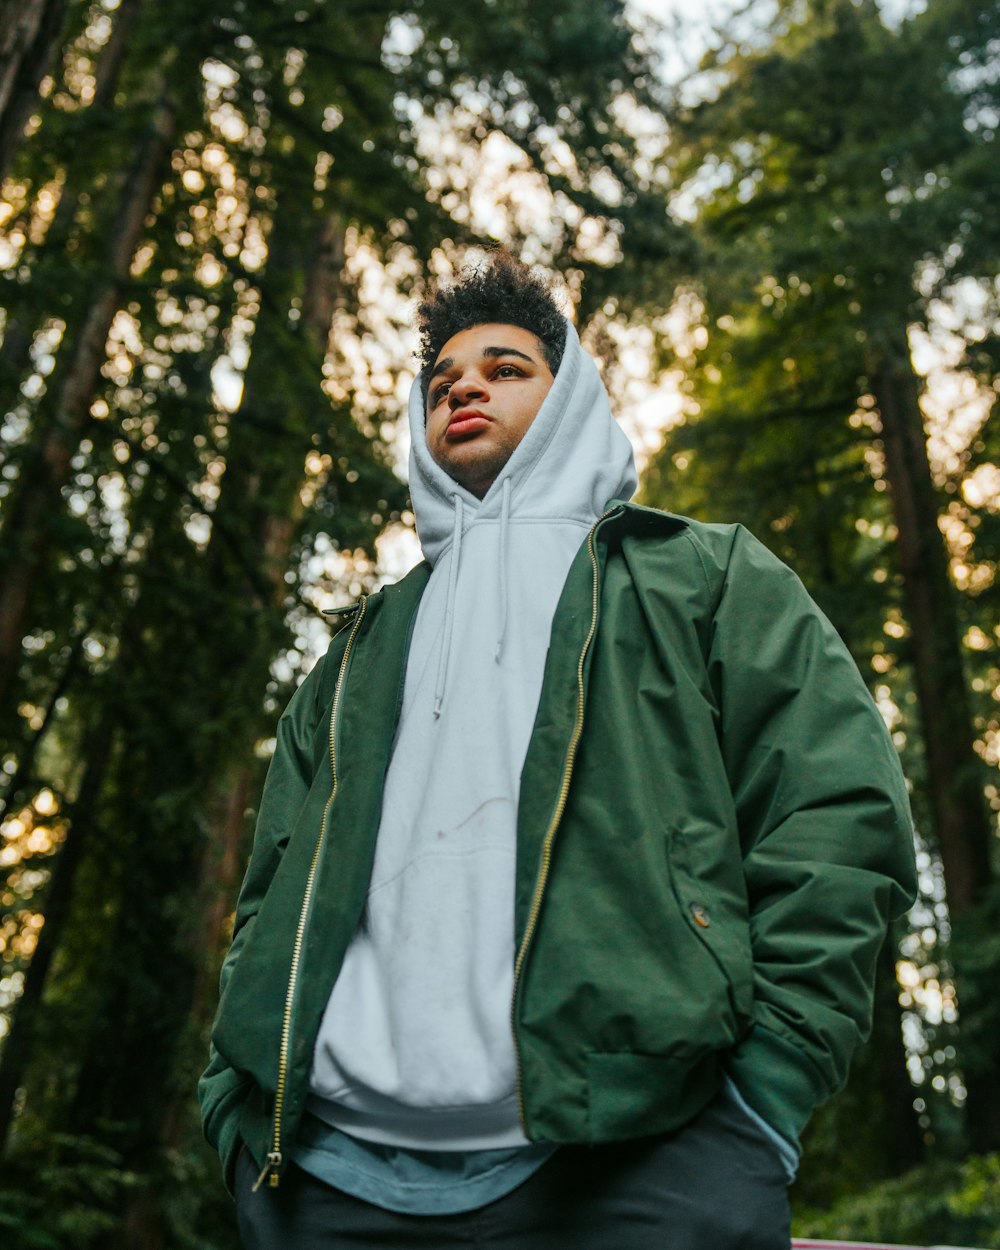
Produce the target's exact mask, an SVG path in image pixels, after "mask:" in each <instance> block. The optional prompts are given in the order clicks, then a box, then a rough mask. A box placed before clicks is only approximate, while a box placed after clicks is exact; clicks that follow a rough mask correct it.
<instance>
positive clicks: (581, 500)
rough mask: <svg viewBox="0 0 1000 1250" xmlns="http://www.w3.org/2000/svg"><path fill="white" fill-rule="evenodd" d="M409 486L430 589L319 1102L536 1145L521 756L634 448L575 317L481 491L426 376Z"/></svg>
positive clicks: (382, 1125)
mask: <svg viewBox="0 0 1000 1250" xmlns="http://www.w3.org/2000/svg"><path fill="white" fill-rule="evenodd" d="M409 416H410V432H411V436H412V448H413V449H412V452H411V455H410V491H411V495H412V498H413V507H414V513H415V515H416V520H417V533H418V535H419V537H420V541H421V544H422V546H423V551H424V555H425V557H426V559H427V561H428V563H429V564H430V565H431V566H432V573H431V576H430V579H429V581H428V583H427V587H426V589H425V591H424V594H423V597H422V599H421V601H420V607H419V609H418V613H417V619H416V623H415V626H414V633H413V640H412V644H411V648H410V655H409V660H408V663H407V669H406V680H405V686H404V692H403V705H402V711H401V714H400V721H399V726H398V729H397V732H396V740H395V743H394V746H393V754H392V760H391V762H390V765H389V769H388V772H387V774H386V780H385V791H384V798H383V804H382V816H381V823H380V825H379V831H378V842H377V845H376V850H375V862H374V866H373V869H372V876H371V882H370V885H369V891H368V900H367V905H366V909H365V915H364V917H363V920H362V923H361V925H360V926H359V928H358V932H357V933H356V935H355V937H354V939H353V940H352V942H351V945H350V946H349V948H348V950H347V954H346V956H345V958H344V963H343V967H342V968H341V971H340V975H339V977H338V979H337V982H336V985H335V986H334V988H333V993H332V994H331V996H330V1000H329V1003H328V1005H327V1008H326V1012H325V1014H324V1017H323V1021H322V1024H321V1027H320V1031H319V1036H318V1038H317V1042H316V1049H315V1052H314V1056H313V1069H312V1077H311V1091H312V1096H311V1098H310V1101H309V1109H310V1110H311V1111H312V1112H313V1113H314V1114H316V1115H318V1116H319V1117H320V1118H321V1119H323V1120H325V1121H326V1122H327V1123H328V1124H332V1125H333V1126H334V1127H335V1128H338V1129H341V1130H343V1131H344V1132H348V1133H351V1134H352V1135H353V1136H355V1137H360V1138H363V1139H366V1140H369V1141H374V1142H381V1143H385V1144H388V1145H394V1146H405V1147H410V1148H412V1149H424V1150H427V1149H439V1150H479V1149H494V1148H499V1147H504V1146H515V1145H521V1144H524V1143H525V1142H526V1140H527V1139H526V1138H525V1137H524V1135H523V1133H522V1131H521V1128H520V1125H519V1123H518V1116H517V1108H516V1098H515V1079H516V1077H515V1057H514V1043H513V1037H512V1033H511V1026H510V1007H511V995H512V992H513V963H514V866H515V853H516V846H515V843H516V836H515V834H516V824H517V799H518V790H519V785H520V774H521V766H522V764H523V762H524V757H525V753H526V751H527V747H528V739H529V737H530V735H531V728H532V725H533V723H534V719H535V712H536V709H537V706H538V698H539V693H540V691H541V684H542V671H543V668H544V665H545V657H546V652H547V649H548V642H549V633H550V629H551V625H552V616H553V613H554V612H555V607H556V603H557V601H558V599H559V595H560V592H561V591H562V587H563V584H564V582H565V580H566V574H567V572H568V570H569V566H570V563H571V562H572V560H573V557H574V555H575V554H576V552H577V551H578V550H579V548H580V546H581V544H582V543H583V541H584V539H585V538H586V535H587V531H588V530H589V529H590V527H591V525H593V523H594V521H595V520H596V519H597V517H598V516H599V515H600V514H601V512H602V511H603V510H604V507H605V504H606V503H607V501H608V500H609V499H611V498H624V499H627V498H629V497H630V496H631V495H632V493H633V491H634V490H635V488H636V476H635V467H634V463H633V457H632V448H631V446H630V444H629V441H628V439H627V438H626V436H625V434H624V433H623V432H622V431H621V430H620V429H619V428H618V426H617V425H616V423H615V421H614V419H613V417H612V416H611V410H610V406H609V404H608V397H607V392H606V391H605V389H604V385H603V383H602V382H601V379H600V375H599V374H598V372H597V367H596V365H595V364H594V362H593V360H592V359H591V357H590V356H589V355H588V354H587V353H586V352H585V351H584V350H583V349H582V348H581V346H580V342H579V339H578V338H577V335H576V331H575V330H574V329H573V327H572V326H571V325H570V324H569V323H567V335H566V348H565V352H564V355H563V359H562V363H561V364H560V367H559V371H558V373H557V375H556V378H555V381H554V382H553V385H552V388H551V389H550V391H549V393H548V395H547V396H546V397H545V401H544V403H543V404H542V406H541V408H540V409H539V411H538V414H537V416H536V417H535V420H534V422H533V423H532V425H531V426H530V427H529V429H528V431H527V433H526V434H525V436H524V438H523V439H522V441H521V443H520V445H519V446H518V447H517V449H516V450H515V452H514V453H513V455H512V456H511V458H510V460H509V461H508V462H507V464H506V466H505V467H504V469H503V471H502V472H501V473H500V475H499V477H498V478H497V479H496V481H495V482H494V483H493V485H492V486H491V487H490V489H489V491H488V492H487V493H486V495H485V496H484V498H483V499H482V500H479V499H477V498H476V497H475V496H474V495H472V494H471V493H470V492H469V491H467V490H465V489H464V487H462V486H459V485H458V484H457V483H456V482H454V481H453V480H452V479H451V478H450V477H449V476H448V475H447V474H446V473H445V472H444V470H443V469H442V468H441V467H440V466H439V465H438V464H437V463H436V462H435V461H434V460H433V458H432V457H431V455H430V452H429V451H428V449H427V443H426V439H425V430H424V425H425V413H424V396H423V389H422V387H421V379H420V378H418V379H417V381H416V382H415V383H414V386H413V390H412V392H411V395H410V412H409Z"/></svg>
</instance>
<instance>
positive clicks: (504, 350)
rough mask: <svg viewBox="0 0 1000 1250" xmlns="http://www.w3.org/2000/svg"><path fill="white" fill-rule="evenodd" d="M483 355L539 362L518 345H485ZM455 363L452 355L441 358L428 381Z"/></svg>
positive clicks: (531, 362) (487, 357) (530, 362)
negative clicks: (522, 350)
mask: <svg viewBox="0 0 1000 1250" xmlns="http://www.w3.org/2000/svg"><path fill="white" fill-rule="evenodd" d="M483 356H484V357H485V358H486V359H487V360H492V359H495V358H496V357H498V356H518V357H520V359H521V360H526V361H527V362H528V364H529V365H535V364H537V363H538V361H537V360H535V359H534V358H533V357H532V356H526V355H525V354H524V352H519V351H518V350H517V348H516V347H484V348H483ZM454 363H455V361H454V359H453V358H452V357H451V356H445V358H444V360H439V361H438V362H437V364H436V365H435V366H434V368H433V369H432V370H431V376H430V377H429V378H428V381H429V382H433V381H434V379H435V378H436V377H437V375H438V374H439V373H444V371H445V370H446V369H450V368H451V366H452V365H453V364H454Z"/></svg>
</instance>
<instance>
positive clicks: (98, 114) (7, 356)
mask: <svg viewBox="0 0 1000 1250" xmlns="http://www.w3.org/2000/svg"><path fill="white" fill-rule="evenodd" d="M140 3H141V0H122V2H121V4H120V5H119V6H118V8H117V9H116V10H115V14H114V19H113V21H114V24H113V26H112V27H111V34H110V36H109V37H108V42H107V43H106V44H105V46H104V50H103V52H102V53H101V56H100V59H99V60H98V62H97V67H96V69H95V70H94V95H93V98H92V100H91V102H90V104H89V106H88V108H87V110H86V118H87V121H88V123H89V129H88V133H92V134H93V135H94V137H95V138H96V137H97V135H98V134H100V133H101V132H103V131H104V130H105V129H106V127H107V121H106V118H105V117H104V116H103V114H104V110H105V109H107V108H108V106H109V105H110V104H111V102H112V101H113V99H114V94H115V91H116V90H117V88H118V83H119V80H120V78H121V70H122V63H123V61H124V58H125V51H126V49H127V47H128V37H129V34H130V32H131V30H132V26H133V24H134V22H135V18H136V15H137V13H138V11H139V5H140ZM0 60H2V55H0ZM0 125H2V123H0ZM85 137H86V136H85ZM2 142H3V141H2V137H0V146H2ZM2 177H3V170H2V169H0V178H2ZM83 190H84V188H83V187H82V186H81V185H80V178H79V177H78V176H76V175H75V172H74V168H73V166H72V165H70V166H69V167H68V168H67V170H66V181H65V183H64V185H63V188H62V192H61V193H60V196H59V203H58V204H57V205H56V211H55V213H54V214H53V217H52V222H51V224H50V225H49V228H48V230H47V231H46V234H45V238H44V240H43V241H42V243H41V245H40V247H39V250H38V253H37V255H38V256H39V257H41V256H43V255H46V254H50V253H58V254H60V255H61V254H62V253H63V251H64V250H65V248H66V244H67V242H68V240H69V237H70V231H71V227H72V224H73V221H74V219H75V218H76V213H77V209H78V208H79V206H80V196H81V194H82V192H83ZM32 280H33V274H29V276H28V283H29V285H30V283H31V281H32ZM20 289H21V291H22V295H23V292H24V287H21V288H20ZM35 324H36V323H35V321H34V320H33V319H32V318H30V317H27V318H26V317H25V316H24V315H21V316H18V315H17V312H16V309H14V308H11V309H10V310H9V311H8V318H7V323H6V325H5V326H4V335H3V343H2V344H0V386H3V387H4V388H6V387H7V386H10V387H11V388H13V387H14V386H16V384H17V383H18V382H19V381H20V379H21V377H22V375H23V374H24V371H25V369H26V368H27V365H28V360H29V358H30V351H31V343H32V337H33V332H34V326H35Z"/></svg>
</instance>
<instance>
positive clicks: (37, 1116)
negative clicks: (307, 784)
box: [0, 0, 1000, 1250]
mask: <svg viewBox="0 0 1000 1250" xmlns="http://www.w3.org/2000/svg"><path fill="white" fill-rule="evenodd" d="M9 12H10V15H11V16H10V20H9V21H7V20H6V18H5V25H4V29H3V31H2V32H0V57H2V58H3V60H2V67H0V176H3V177H4V182H3V184H2V189H0V266H2V277H3V285H2V288H0V291H2V297H0V303H2V307H3V310H4V312H3V321H2V329H3V338H2V343H0V394H2V397H3V408H4V413H5V416H4V418H3V424H2V427H0V498H2V512H0V526H2V528H0V567H2V570H3V573H2V578H0V691H2V693H3V698H2V699H0V737H2V773H0V801H2V804H3V812H2V818H0V819H2V824H0V832H2V836H0V960H2V962H0V1140H2V1142H3V1143H4V1147H3V1148H4V1150H5V1154H4V1166H3V1171H2V1180H0V1230H2V1231H3V1236H4V1243H5V1244H11V1245H15V1246H25V1247H28V1246H31V1247H34V1246H38V1247H43V1246H81V1247H89V1246H97V1245H100V1246H102V1247H104V1246H112V1247H114V1246H121V1247H142V1248H143V1250H147V1248H148V1250H155V1248H156V1247H171V1248H173V1247H204V1248H206V1250H207V1248H212V1250H226V1248H228V1247H232V1246H234V1244H235V1241H234V1232H233V1230H232V1229H231V1227H230V1224H231V1220H230V1211H229V1201H228V1199H227V1198H226V1196H225V1195H224V1193H223V1192H222V1191H221V1188H220V1186H219V1184H218V1180H217V1169H216V1163H215V1160H214V1159H213V1158H212V1157H211V1156H210V1154H209V1152H208V1150H207V1148H206V1147H204V1146H203V1144H202V1143H201V1140H200V1134H199V1130H198V1127H197V1122H196V1109H195V1107H194V1103H193V1085H194V1082H195V1080H196V1077H197V1073H198V1071H199V1070H200V1067H201V1066H202V1062H203V1057H204V1052H205V1046H206V1031H207V1026H208V1023H209V1021H210V1019H211V1015H212V1012H213V1010H214V1005H215V979H216V974H217V968H218V962H219V959H220V958H221V954H222V951H223V950H224V948H225V945H226V941H227V926H228V923H229V917H230V913H231V909H232V906H233V902H234V899H235V892H236V890H237V888H238V882H239V878H240V875H241V872H242V865H243V862H244V859H245V855H246V852H247V849H248V838H249V834H250V831H251V829H252V824H253V814H254V805H255V803H256V801H257V796H258V793H259V788H260V784H261V781H262V777H263V771H264V768H265V767H266V762H267V758H268V755H269V751H270V735H271V733H272V731H273V725H274V721H275V719H276V716H277V713H278V711H279V709H280V707H281V706H282V705H283V703H284V701H285V700H286V699H287V697H288V695H289V694H290V692H291V690H292V689H294V686H295V684H296V682H297V681H298V680H300V679H301V676H302V675H303V673H304V671H305V670H306V669H307V668H308V666H309V664H310V663H311V662H313V660H314V659H315V656H316V655H317V654H318V653H321V652H322V649H323V647H324V645H325V637H326V627H325V624H324V621H323V618H322V616H321V609H322V608H323V607H327V606H339V605H340V604H342V603H345V602H348V601H349V600H350V599H351V598H352V597H354V596H356V595H357V594H358V593H359V592H360V591H361V590H362V589H365V588H368V587H370V586H372V585H374V584H375V583H376V582H377V581H378V580H379V579H380V578H384V577H389V578H390V579H391V578H392V577H393V576H395V574H396V572H398V571H399V568H401V567H405V566H406V559H407V556H406V554H405V553H406V552H408V551H411V550H412V537H411V538H410V540H409V545H408V542H407V534H409V533H410V532H411V531H410V528H409V527H410V526H411V525H412V517H411V516H410V514H409V513H408V511H407V499H406V489H405V485H404V483H403V481H402V476H401V468H400V466H401V465H402V463H403V462H404V456H405V435H403V434H402V433H401V426H400V422H399V418H400V416H401V414H402V412H403V411H404V408H405V396H406V391H407V387H408V383H409V380H410V378H411V377H412V372H413V363H412V350H413V347H414V340H413V336H412V332H411V330H410V329H409V326H408V318H409V311H410V307H411V305H412V300H413V299H414V298H415V297H416V296H417V295H418V294H419V293H420V290H421V287H422V284H423V282H424V281H425V277H426V275H427V274H428V273H430V274H431V275H432V276H435V275H436V276H445V275H447V274H448V273H450V272H452V271H453V269H454V267H455V266H456V265H457V264H459V263H461V261H462V259H463V257H464V256H465V255H466V252H467V250H468V248H469V247H470V246H473V245H476V244H482V243H485V242H489V241H490V240H492V239H501V240H503V241H504V242H507V243H508V244H510V245H511V246H512V247H513V248H514V249H515V250H516V251H518V252H520V253H521V254H522V255H523V256H524V258H525V259H526V260H529V261H532V262H538V263H541V264H544V265H546V266H548V267H550V268H552V269H554V270H556V271H558V272H559V273H560V274H561V275H562V277H563V281H564V283H565V293H566V298H567V301H568V303H570V304H572V306H573V308H574V309H575V316H576V318H577V321H578V323H579V325H580V327H581V331H582V333H583V336H584V340H585V342H586V343H587V345H588V346H589V347H590V348H591V350H592V351H594V352H595V354H596V355H597V356H598V358H599V360H600V361H601V362H602V367H603V368H604V371H605V376H606V379H607V380H608V383H609V386H610V388H611V390H612V393H613V398H614V399H615V401H616V404H617V406H618V407H619V408H621V409H623V410H625V414H626V417H627V418H628V421H629V428H630V430H631V431H632V432H633V433H635V434H636V435H637V436H638V437H640V438H642V437H645V439H646V442H647V443H649V444H652V443H655V444H656V450H655V451H654V453H653V454H652V455H649V456H648V464H647V468H646V472H645V474H644V484H643V492H644V498H646V499H647V500H648V501H649V502H652V503H655V504H657V505H659V506H664V507H668V508H670V509H671V510H674V511H682V512H688V513H690V514H692V515H696V516H702V517H708V518H712V519H716V520H719V519H725V520H729V519H737V520H742V521H744V522H745V523H746V524H747V525H748V526H749V527H750V528H751V529H752V530H754V532H755V533H757V534H758V536H760V537H761V538H763V539H764V540H765V541H766V542H768V543H769V545H771V546H772V548H773V549H774V550H775V551H776V552H777V553H778V554H779V555H780V556H782V558H784V559H786V560H788V561H789V562H790V563H791V564H792V565H793V566H794V567H795V568H796V570H797V571H798V572H799V573H800V575H801V576H802V577H803V578H804V580H805V581H806V582H807V584H808V585H809V588H810V590H811V591H812V593H813V594H814V595H815V596H816V598H817V599H818V600H819V602H820V603H821V604H822V606H823V607H824V609H825V610H826V611H827V612H828V614H829V615H830V616H831V617H832V619H833V620H834V622H835V624H836V625H837V627H838V629H840V631H841V633H842V634H843V636H844V637H845V639H846V640H847V642H848V645H849V646H850V647H851V649H852V652H853V654H854V655H855V657H856V659H857V661H858V664H859V666H860V668H861V670H862V672H863V673H865V674H866V675H867V676H868V677H869V679H870V681H871V684H872V688H873V692H874V694H875V696H876V699H877V700H878V702H879V705H880V707H881V708H882V710H883V713H884V715H885V716H886V718H887V720H888V721H889V723H890V725H891V727H892V729H893V733H894V738H895V740H896V742H897V744H898V746H899V749H900V751H901V753H902V756H903V760H904V765H905V767H906V770H907V774H908V776H909V778H910V779H911V782H912V785H913V799H914V810H915V814H916V817H917V824H918V832H919V837H920V856H921V866H922V878H923V897H922V899H921V902H920V903H919V904H918V906H917V908H915V909H914V912H913V914H912V916H911V918H910V923H909V924H908V925H904V926H903V927H902V928H901V930H900V932H899V934H898V935H897V937H896V939H895V940H894V942H893V943H892V944H890V945H888V946H887V948H886V951H885V957H884V960H883V968H882V982H881V989H880V993H879V999H878V1007H877V1011H876V1020H875V1036H876V1039H877V1041H876V1045H874V1046H872V1047H870V1048H869V1049H868V1050H867V1051H866V1052H865V1054H864V1056H862V1058H861V1059H860V1060H859V1062H858V1063H857V1064H856V1066H855V1070H854V1073H853V1075H852V1080H851V1083H850V1085H849V1086H848V1088H847V1090H845V1092H844V1094H843V1095H842V1096H840V1097H839V1098H838V1099H836V1100H834V1101H833V1102H831V1103H830V1104H829V1105H828V1106H827V1107H826V1108H824V1109H823V1111H822V1112H821V1113H820V1115H819V1116H817V1118H816V1121H815V1122H814V1124H813V1126H812V1127H811V1130H810V1134H809V1137H808V1139H807V1142H806V1153H805V1156H804V1160H803V1166H802V1172H801V1177H800V1181H799V1182H798V1184H797V1187H796V1191H795V1202H796V1209H797V1211H798V1213H799V1214H798V1221H799V1225H798V1226H799V1230H800V1231H801V1232H802V1233H803V1234H809V1233H812V1235H830V1234H832V1233H837V1234H839V1235H842V1236H851V1237H854V1238H859V1239H860V1238H864V1237H867V1238H876V1237H878V1238H883V1239H889V1240H904V1239H911V1240H915V1241H916V1240H926V1241H931V1240H938V1241H944V1240H947V1241H953V1242H954V1241H957V1240H964V1241H966V1242H975V1241H979V1242H981V1243H982V1244H984V1245H985V1244H988V1243H989V1239H990V1238H991V1237H992V1238H994V1239H995V1238H996V1237H998V1236H1000V1197H998V1196H997V1195H998V1187H1000V1163H998V1161H997V1154H996V1152H997V1151H1000V1046H998V1044H997V1038H998V1036H1000V1008H998V1006H997V1003H998V1001H1000V1000H998V998H997V995H996V993H995V986H996V984H997V973H998V970H1000V937H998V934H1000V923H998V921H1000V914H998V913H1000V906H998V901H997V888H996V884H995V879H996V843H997V839H996V810H997V809H998V808H1000V794H998V788H997V784H996V764H997V760H998V754H1000V722H998V716H997V698H998V693H1000V668H998V664H997V647H998V642H1000V634H998V631H997V628H996V620H997V597H998V591H997V587H996V561H997V558H998V552H997V545H998V542H1000V527H998V516H1000V467H998V466H1000V458H998V457H1000V447H998V446H997V440H996V433H995V428H992V427H991V426H990V425H989V423H988V418H989V416H990V412H991V407H992V405H993V403H994V400H995V395H996V391H997V387H998V383H997V378H998V373H1000V352H998V350H997V341H998V340H997V325H998V308H997V301H998V298H1000V287H998V282H997V273H998V263H997V257H998V248H1000V228H998V225H997V221H996V216H995V212H993V211H992V210H993V205H994V204H995V203H996V199H997V192H998V190H1000V186H998V184H1000V175H998V172H997V167H998V164H997V160H996V150H995V149H996V143H995V138H996V135H995V132H996V127H997V125H998V122H1000V100H998V93H1000V75H998V74H997V71H996V65H997V63H998V56H997V54H998V52H1000V9H998V8H997V6H996V5H993V6H989V5H975V4H970V3H964V2H962V0H937V2H935V0H931V3H930V4H929V5H928V6H927V8H926V9H925V10H924V11H916V10H914V11H913V12H910V11H900V10H899V9H898V8H894V9H893V10H891V11H889V10H885V11H883V10H882V9H881V8H880V7H879V6H878V5H876V4H875V3H874V2H873V0H857V2H854V0H809V2H802V3H785V2H784V0H782V2H780V3H777V4H765V3H763V0H761V2H760V3H752V4H750V5H748V6H745V7H744V8H743V9H742V10H741V11H740V12H739V13H738V14H734V15H733V16H732V17H729V18H727V19H726V21H725V22H724V23H723V25H722V26H721V27H720V28H719V29H718V30H716V31H714V32H709V31H705V32H704V33H703V34H702V35H701V36H700V38H701V40H702V45H703V47H704V48H705V49H706V50H705V51H704V54H703V56H702V57H701V60H700V62H699V63H698V64H697V65H695V66H693V67H691V70H690V72H689V73H686V74H684V75H682V76H679V75H677V74H672V75H671V77H670V79H669V81H668V80H667V78H666V75H665V71H664V68H663V66H664V60H663V53H664V47H665V45H664V43H663V41H662V40H663V37H664V36H663V33H662V32H660V33H659V34H658V33H657V31H656V30H655V29H654V28H653V27H652V26H650V25H649V24H648V23H644V22H643V21H642V19H641V17H640V16H639V14H638V13H637V12H636V11H634V10H633V9H632V8H631V7H627V6H625V5H624V4H622V3H619V2H618V0H605V2H603V3H601V4H599V5H584V4H583V3H578V2H577V0H570V2H568V3H561V4H555V3H549V2H548V0H536V2H535V3H532V4H528V3H521V2H520V0H514V2H513V3H510V4H506V5H504V6H498V5H495V4H493V3H491V2H490V0H472V2H471V3H469V4H466V5H464V6H459V7H458V8H457V9H456V8H455V6H445V5H443V4H441V3H438V0H423V2H422V3H416V4H413V5H411V6H409V7H405V8H399V7H395V6H390V5H381V4H378V3H376V4H374V5H373V4H371V3H366V4H364V5H362V4H360V3H358V2H356V0H347V2H346V3H343V4H337V5H333V4H329V3H324V2H323V0H295V2H294V3H283V2H275V3H272V4H269V5H266V6H263V5H250V4H249V3H244V2H241V0H228V2H226V3H218V2H216V0H208V3H202V4H199V5H195V4H193V3H191V2H190V0H178V2H177V3H175V4H173V5H171V6H169V9H165V8H163V7H162V6H159V7H158V6H153V5H151V4H149V3H146V2H144V0H96V2H93V3H92V2H89V0H87V2H84V0H58V2H57V0H15V2H14V3H12V4H11V5H10V6H9ZM685 29H686V28H685V25H684V21H683V20H682V19H681V18H678V27H677V29H676V30H675V31H674V33H673V36H672V42H671V44H670V46H671V47H672V48H676V47H677V46H682V45H681V44H678V39H679V37H680V36H681V35H682V34H683V32H684V30H685ZM644 450H645V451H646V452H647V453H648V450H649V448H648V446H647V447H645V449H644ZM397 566H399V567H397ZM907 1221H909V1223H907Z"/></svg>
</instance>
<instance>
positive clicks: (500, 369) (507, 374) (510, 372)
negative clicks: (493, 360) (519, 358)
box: [493, 364, 524, 378]
mask: <svg viewBox="0 0 1000 1250" xmlns="http://www.w3.org/2000/svg"><path fill="white" fill-rule="evenodd" d="M493 376H494V377H495V378H523V377H524V370H523V369H522V368H521V367H520V366H519V365H511V364H503V365H497V367H496V369H495V370H494V371H493Z"/></svg>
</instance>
